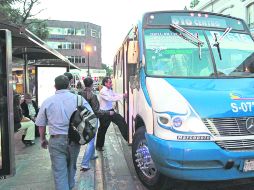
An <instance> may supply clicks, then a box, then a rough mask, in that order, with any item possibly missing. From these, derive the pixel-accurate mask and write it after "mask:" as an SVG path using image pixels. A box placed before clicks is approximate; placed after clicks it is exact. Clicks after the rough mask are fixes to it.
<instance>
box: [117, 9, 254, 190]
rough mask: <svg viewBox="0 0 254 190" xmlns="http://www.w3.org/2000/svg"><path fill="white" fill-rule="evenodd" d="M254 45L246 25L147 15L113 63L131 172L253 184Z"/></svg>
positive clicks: (224, 19) (161, 180) (152, 178)
mask: <svg viewBox="0 0 254 190" xmlns="http://www.w3.org/2000/svg"><path fill="white" fill-rule="evenodd" d="M253 77H254V43H253V38H252V36H251V34H250V31H249V29H248V27H247V25H246V24H245V22H244V21H243V20H241V19H239V18H234V17H230V16H225V15H220V14H214V13H208V12H195V11H160V12H148V13H146V14H144V15H143V17H142V20H141V21H139V22H138V23H137V25H135V26H134V27H133V28H132V29H131V30H130V32H129V33H128V35H127V36H126V38H125V40H124V41H123V43H122V45H121V47H120V48H119V49H118V51H117V54H116V55H115V58H114V83H115V84H114V88H115V90H116V91H117V92H119V93H123V92H127V93H128V99H127V100H126V101H123V102H120V103H118V105H117V108H118V111H119V112H120V113H121V114H123V115H124V117H125V119H126V121H127V123H128V126H129V143H130V144H132V157H133V163H134V166H135V169H136V172H137V174H138V176H139V178H140V180H141V181H142V183H143V184H144V185H145V186H147V187H148V188H149V189H156V190H158V189H163V187H164V184H166V183H167V182H168V179H169V178H176V179H183V180H192V181H218V180H231V179H242V178H254V78H253Z"/></svg>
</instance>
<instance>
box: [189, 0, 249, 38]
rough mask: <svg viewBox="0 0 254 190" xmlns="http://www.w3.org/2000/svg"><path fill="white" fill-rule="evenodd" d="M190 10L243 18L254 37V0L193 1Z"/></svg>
mask: <svg viewBox="0 0 254 190" xmlns="http://www.w3.org/2000/svg"><path fill="white" fill-rule="evenodd" d="M189 9H190V10H199V11H207V12H214V13H220V14H224V15H230V16H233V17H238V18H241V19H243V20H245V21H246V23H247V25H248V26H249V28H250V30H251V32H252V34H253V35H254V0H227V1H225V0H193V1H192V2H191V5H190V7H189Z"/></svg>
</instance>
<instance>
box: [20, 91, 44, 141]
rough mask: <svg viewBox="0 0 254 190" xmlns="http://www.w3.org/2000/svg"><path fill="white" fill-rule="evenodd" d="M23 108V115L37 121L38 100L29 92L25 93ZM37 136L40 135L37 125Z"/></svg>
mask: <svg viewBox="0 0 254 190" xmlns="http://www.w3.org/2000/svg"><path fill="white" fill-rule="evenodd" d="M21 108H22V113H23V115H24V116H25V117H27V118H29V119H31V120H32V121H33V122H35V119H36V116H37V114H38V112H39V109H38V106H37V104H36V102H35V101H34V100H32V95H31V94H29V93H27V94H25V95H24V101H23V102H22V104H21ZM35 136H36V137H39V136H40V134H39V129H38V126H35Z"/></svg>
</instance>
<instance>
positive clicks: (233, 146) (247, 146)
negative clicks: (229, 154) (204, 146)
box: [215, 139, 254, 151]
mask: <svg viewBox="0 0 254 190" xmlns="http://www.w3.org/2000/svg"><path fill="white" fill-rule="evenodd" d="M215 143H216V144H217V145H219V146H220V147H221V148H222V149H225V150H230V151H253V150H254V140H253V139H242V140H226V141H217V142H215Z"/></svg>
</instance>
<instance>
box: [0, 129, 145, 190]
mask: <svg viewBox="0 0 254 190" xmlns="http://www.w3.org/2000/svg"><path fill="white" fill-rule="evenodd" d="M14 137H15V138H14V140H15V143H14V144H15V162H16V174H15V175H14V176H13V177H10V178H7V179H4V180H0V189H1V190H2V189H3V190H54V181H53V175H52V171H51V161H50V157H49V153H48V150H45V149H42V148H41V147H40V142H39V138H36V140H35V145H33V146H28V147H26V146H25V145H24V144H23V143H22V142H21V134H18V133H16V134H15V136H14ZM104 148H105V150H104V151H103V152H99V151H96V154H97V155H98V158H97V159H96V160H92V161H91V164H90V166H91V169H90V170H88V171H86V172H80V171H79V169H80V165H81V161H82V158H83V155H84V151H85V149H86V146H81V150H80V154H79V157H78V161H77V175H76V182H77V183H76V186H75V188H74V189H73V190H113V189H114V190H145V188H143V187H142V186H141V185H140V181H139V180H138V178H137V176H136V175H135V170H134V168H133V166H130V165H128V164H127V162H128V163H131V162H132V161H131V148H130V147H129V146H128V144H127V143H126V142H125V141H124V140H123V138H122V137H121V134H120V132H119V130H118V128H117V127H116V126H112V125H111V126H110V127H109V128H108V131H107V134H106V141H105V146H104ZM129 167H131V168H129Z"/></svg>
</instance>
